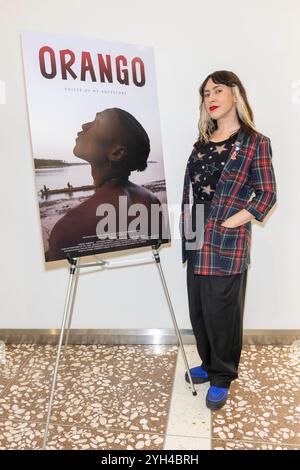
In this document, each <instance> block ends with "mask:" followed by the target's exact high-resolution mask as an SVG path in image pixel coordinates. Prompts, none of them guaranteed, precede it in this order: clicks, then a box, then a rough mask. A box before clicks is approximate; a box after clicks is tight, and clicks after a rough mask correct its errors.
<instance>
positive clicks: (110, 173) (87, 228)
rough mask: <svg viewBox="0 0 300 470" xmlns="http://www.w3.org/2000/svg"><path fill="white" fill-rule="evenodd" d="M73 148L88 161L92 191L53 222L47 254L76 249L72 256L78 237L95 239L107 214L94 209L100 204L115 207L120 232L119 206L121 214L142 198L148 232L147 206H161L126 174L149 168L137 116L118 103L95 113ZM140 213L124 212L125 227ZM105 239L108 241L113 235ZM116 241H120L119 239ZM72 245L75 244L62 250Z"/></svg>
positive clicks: (57, 255)
mask: <svg viewBox="0 0 300 470" xmlns="http://www.w3.org/2000/svg"><path fill="white" fill-rule="evenodd" d="M73 153H74V155H75V156H77V157H78V158H81V159H83V160H85V161H87V162H88V163H89V164H90V165H91V174H92V177H93V180H94V185H95V188H96V191H95V194H93V195H92V196H91V197H90V198H89V199H87V200H86V201H84V202H82V203H81V204H79V205H78V206H76V207H75V208H73V209H70V210H69V211H68V212H67V213H66V214H65V215H64V216H63V217H62V218H61V219H59V220H58V222H57V223H56V224H55V225H54V227H53V229H52V232H51V234H50V238H49V251H48V252H47V254H46V258H47V260H48V261H52V260H58V259H63V258H65V257H66V252H67V251H68V253H70V252H73V253H75V255H74V254H73V255H72V256H76V248H77V246H78V245H79V244H80V243H85V242H91V241H96V242H97V240H98V238H97V237H95V235H96V227H97V224H98V222H99V221H100V220H101V219H103V218H105V217H106V215H107V214H105V216H104V215H103V216H102V214H101V216H99V215H96V211H97V208H98V207H99V206H100V205H101V204H108V203H109V204H111V205H113V207H114V208H115V211H116V215H117V217H116V226H115V230H114V233H115V234H118V233H121V232H122V231H123V232H124V227H121V230H119V211H120V212H121V211H123V212H122V214H123V213H124V212H125V210H127V213H128V208H130V206H131V205H132V204H135V203H140V204H143V205H144V207H146V209H147V218H148V221H147V223H148V232H147V234H146V236H147V237H151V235H155V234H151V233H150V229H151V206H152V205H153V204H155V205H159V206H161V203H160V201H159V199H157V198H156V197H155V196H154V195H153V193H152V192H150V191H149V190H147V189H146V188H143V187H142V186H139V185H137V184H134V183H132V182H131V181H130V180H129V179H128V178H129V175H130V174H131V172H132V171H144V170H145V169H146V168H147V159H148V157H149V153H150V141H149V137H148V134H147V132H146V131H145V129H144V128H143V127H142V125H141V124H140V123H139V122H138V121H137V119H135V117H134V116H133V115H132V114H130V113H128V112H127V111H124V110H122V109H119V108H110V109H105V110H104V111H102V112H99V113H97V114H96V117H95V119H94V121H92V122H87V123H85V124H82V131H81V132H78V134H77V138H76V144H75V147H74V149H73ZM120 196H125V198H122V199H125V200H126V202H127V204H126V208H124V206H123V205H122V208H121V207H120V206H119V204H120V200H119V197H120ZM98 213H99V212H98ZM127 213H126V214H127ZM138 215H139V214H136V213H135V214H134V216H129V217H127V218H126V220H127V222H128V224H127V226H126V227H125V231H126V230H127V233H128V225H129V224H130V222H131V221H132V220H133V219H135V218H136V217H137V216H138ZM161 224H162V219H161V220H160V225H159V227H162V225H161ZM125 233H126V232H125ZM159 233H161V232H159ZM116 238H117V237H116ZM129 238H130V237H129ZM152 238H154V237H152ZM157 238H160V237H157ZM108 241H109V242H110V245H109V247H111V240H108ZM137 244H138V242H137ZM116 246H119V244H118V239H117V240H116ZM71 247H73V248H74V250H71V249H69V250H67V251H66V249H67V248H71ZM86 251H88V249H87V250H86ZM107 251H109V250H107ZM83 255H84V252H83V253H82V252H81V256H83ZM77 256H80V254H77Z"/></svg>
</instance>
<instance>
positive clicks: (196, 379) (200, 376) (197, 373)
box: [184, 366, 209, 384]
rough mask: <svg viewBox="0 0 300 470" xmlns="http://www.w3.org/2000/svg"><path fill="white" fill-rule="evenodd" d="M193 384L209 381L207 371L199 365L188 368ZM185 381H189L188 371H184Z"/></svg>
mask: <svg viewBox="0 0 300 470" xmlns="http://www.w3.org/2000/svg"><path fill="white" fill-rule="evenodd" d="M190 373H191V377H192V381H193V384H203V383H204V382H208V381H209V377H208V373H207V372H206V371H205V370H204V369H202V367H201V366H198V367H193V368H192V369H190ZM184 378H185V381H186V382H188V383H190V379H189V376H188V373H187V372H186V373H185V376H184Z"/></svg>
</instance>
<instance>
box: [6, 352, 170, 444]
mask: <svg viewBox="0 0 300 470" xmlns="http://www.w3.org/2000/svg"><path fill="white" fill-rule="evenodd" d="M176 359H177V347H174V346H155V345H154V346H152V345H149V346H148V345H147V346H139V345H137V346H136V345H134V346H99V345H97V346H71V347H69V348H68V353H67V355H66V359H65V360H63V362H62V365H61V368H60V371H59V376H58V382H57V388H56V395H55V402H54V406H53V413H52V419H51V426H50V432H49V439H48V448H49V449H110V450H112V449H116V450H117V449H123V450H126V449H128V450H130V449H153V450H159V449H162V448H163V444H164V438H165V432H166V426H167V418H168V412H169V406H170V399H171V393H172V385H173V376H174V372H175V366H176ZM54 364H55V348H54V347H53V346H37V345H23V344H22V345H7V346H6V347H5V351H4V352H2V360H1V361H0V371H1V378H0V449H39V448H41V444H42V438H43V432H44V427H45V418H46V411H47V404H48V400H49V390H50V384H51V377H52V373H53V368H54Z"/></svg>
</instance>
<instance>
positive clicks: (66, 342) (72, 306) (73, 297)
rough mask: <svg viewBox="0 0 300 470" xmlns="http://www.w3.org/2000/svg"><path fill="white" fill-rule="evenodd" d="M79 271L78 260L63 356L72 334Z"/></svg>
mask: <svg viewBox="0 0 300 470" xmlns="http://www.w3.org/2000/svg"><path fill="white" fill-rule="evenodd" d="M79 273H80V269H79V262H78V260H77V264H76V271H75V282H74V290H73V294H72V296H71V297H72V302H71V307H70V311H69V314H68V318H67V331H66V337H65V343H64V349H63V356H64V355H65V354H66V352H67V346H68V343H69V335H70V329H71V323H72V318H73V311H74V303H75V298H76V292H77V286H78V279H79Z"/></svg>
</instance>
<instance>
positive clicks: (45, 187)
mask: <svg viewBox="0 0 300 470" xmlns="http://www.w3.org/2000/svg"><path fill="white" fill-rule="evenodd" d="M43 191H44V192H45V193H46V192H47V191H49V188H47V186H46V185H45V184H44V188H43Z"/></svg>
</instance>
